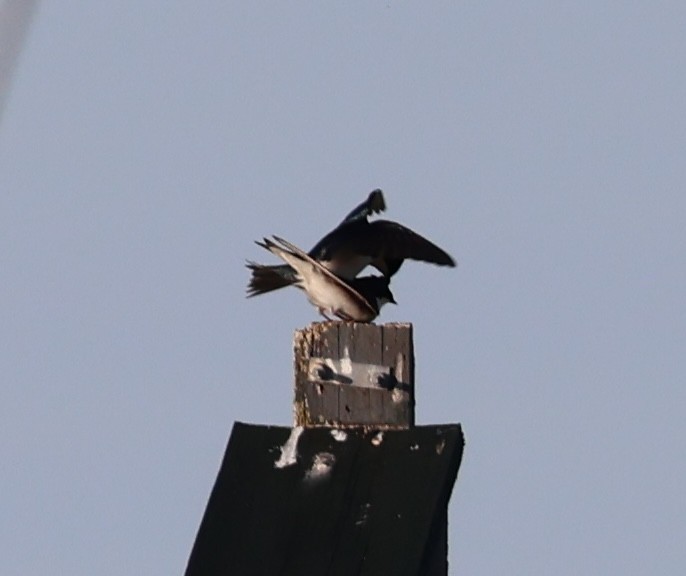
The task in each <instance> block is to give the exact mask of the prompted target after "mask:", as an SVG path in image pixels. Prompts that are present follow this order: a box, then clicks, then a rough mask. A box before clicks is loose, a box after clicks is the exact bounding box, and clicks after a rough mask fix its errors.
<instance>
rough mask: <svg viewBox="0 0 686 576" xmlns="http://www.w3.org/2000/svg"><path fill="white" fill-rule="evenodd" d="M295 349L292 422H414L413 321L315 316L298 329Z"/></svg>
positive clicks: (406, 425)
mask: <svg viewBox="0 0 686 576" xmlns="http://www.w3.org/2000/svg"><path fill="white" fill-rule="evenodd" d="M294 354H295V363H294V365H295V402H294V413H295V424H296V425H298V426H341V425H342V426H377V427H388V428H409V427H411V426H413V425H414V349H413V341H412V325H411V324H400V323H392V324H384V325H379V326H377V325H375V324H362V323H353V322H317V323H314V324H311V325H310V326H308V327H307V328H304V329H301V330H297V331H296V333H295V338H294ZM317 361H319V364H317ZM317 366H319V369H317Z"/></svg>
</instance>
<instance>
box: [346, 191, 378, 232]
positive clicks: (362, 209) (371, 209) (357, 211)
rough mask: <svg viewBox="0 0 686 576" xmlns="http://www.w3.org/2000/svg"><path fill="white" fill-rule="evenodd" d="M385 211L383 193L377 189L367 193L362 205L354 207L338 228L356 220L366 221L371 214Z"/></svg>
mask: <svg viewBox="0 0 686 576" xmlns="http://www.w3.org/2000/svg"><path fill="white" fill-rule="evenodd" d="M385 209H386V201H385V200H384V197H383V192H382V191H381V190H380V189H379V188H377V189H376V190H372V191H371V192H370V193H369V196H367V199H366V200H365V201H364V202H362V204H360V205H359V206H356V207H355V208H354V209H353V210H352V211H351V212H350V214H348V215H347V216H346V217H345V218H343V220H342V222H341V223H340V224H339V226H342V225H343V224H347V223H350V222H354V221H356V220H362V219H364V220H366V219H367V218H369V216H371V215H372V214H378V213H379V212H383V211H384V210H385Z"/></svg>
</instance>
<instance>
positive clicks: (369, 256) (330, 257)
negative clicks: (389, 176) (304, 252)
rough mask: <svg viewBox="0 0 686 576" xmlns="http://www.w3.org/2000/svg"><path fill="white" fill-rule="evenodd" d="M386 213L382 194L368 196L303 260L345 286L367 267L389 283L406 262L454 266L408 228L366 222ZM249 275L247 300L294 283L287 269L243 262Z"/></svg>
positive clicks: (375, 192) (388, 222) (428, 242)
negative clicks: (318, 267)
mask: <svg viewBox="0 0 686 576" xmlns="http://www.w3.org/2000/svg"><path fill="white" fill-rule="evenodd" d="M385 209H386V202H385V201H384V197H383V192H381V190H379V189H377V190H374V191H372V192H371V193H370V194H369V196H368V197H367V199H366V200H365V201H364V202H362V203H361V204H360V205H359V206H357V207H356V208H355V209H354V210H352V212H350V214H348V215H347V216H346V217H345V218H344V219H343V221H342V222H341V223H340V224H339V225H338V226H337V227H336V228H334V229H333V230H332V231H331V232H329V233H328V234H327V235H326V236H324V238H322V239H321V240H320V241H319V242H317V244H316V245H315V246H314V248H312V250H310V251H309V253H308V256H310V257H311V258H313V259H314V260H317V261H318V262H319V263H320V264H321V265H322V266H324V267H325V268H327V269H328V270H330V271H331V272H333V273H334V274H336V275H337V276H338V277H340V278H343V279H345V280H353V279H354V278H355V277H356V276H357V275H358V274H359V273H360V272H361V271H362V270H363V269H364V268H365V267H366V266H370V265H371V266H373V267H374V268H376V269H377V270H378V271H379V272H381V273H382V274H383V275H384V276H385V277H386V278H390V277H391V276H393V274H395V273H396V272H397V271H398V270H399V269H400V266H402V263H403V261H404V260H406V259H410V260H420V261H423V262H430V263H432V264H437V265H438V266H451V267H454V266H455V260H453V258H452V257H451V256H450V255H449V254H448V253H447V252H445V251H444V250H442V249H441V248H439V247H438V246H436V245H435V244H434V243H432V242H430V241H429V240H427V239H426V238H424V237H423V236H420V235H419V234H417V233H416V232H413V231H412V230H410V229H409V228H407V227H405V226H403V225H402V224H398V223H397V222H391V221H389V220H376V221H374V222H369V220H368V218H369V216H371V215H372V214H377V213H379V212H383V211H384V210H385ZM246 265H247V267H248V268H249V269H250V270H251V271H252V276H251V278H250V283H249V284H248V297H251V296H256V295H258V294H264V293H266V292H271V291H272V290H277V289H279V288H283V287H285V286H289V285H290V284H293V283H295V282H296V275H295V271H294V270H293V269H292V268H291V267H290V266H288V265H285V266H284V265H280V266H265V265H263V264H257V263H255V262H248V263H247V264H246Z"/></svg>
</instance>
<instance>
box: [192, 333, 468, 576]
mask: <svg viewBox="0 0 686 576" xmlns="http://www.w3.org/2000/svg"><path fill="white" fill-rule="evenodd" d="M294 352H295V401H294V412H295V425H294V426H293V428H285V427H278V426H262V425H249V424H242V423H240V422H236V423H235V424H234V427H233V430H232V432H231V437H230V438H229V444H228V446H227V449H226V453H225V455H224V460H223V462H222V465H221V468H220V470H219V474H218V476H217V480H216V482H215V485H214V488H213V489H212V494H211V495H210V499H209V502H208V504H207V508H206V510H205V514H204V516H203V519H202V522H201V524H200V529H199V530H198V535H197V537H196V540H195V544H194V545H193V550H192V551H191V555H190V558H189V560H188V566H187V568H186V576H220V575H221V576H224V575H226V574H231V575H232V576H275V575H278V576H315V575H316V576H325V575H327V576H348V575H349V576H359V575H361V574H369V575H377V574H379V575H381V574H384V575H385V574H392V575H393V576H446V575H447V574H448V561H447V553H448V539H447V526H448V502H449V500H450V495H451V493H452V488H453V484H454V482H455V479H456V477H457V472H458V469H459V466H460V462H461V458H462V449H463V445H464V438H463V435H462V429H461V427H460V425H459V424H445V425H430V426H415V417H414V355H413V343H412V325H411V324H385V325H381V326H376V325H373V324H356V323H347V322H322V323H314V324H312V325H310V326H308V327H307V328H304V329H301V330H297V331H296V333H295V339H294Z"/></svg>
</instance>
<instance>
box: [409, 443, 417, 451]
mask: <svg viewBox="0 0 686 576" xmlns="http://www.w3.org/2000/svg"><path fill="white" fill-rule="evenodd" d="M410 450H411V451H412V452H416V451H417V450H419V444H412V446H410Z"/></svg>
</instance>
